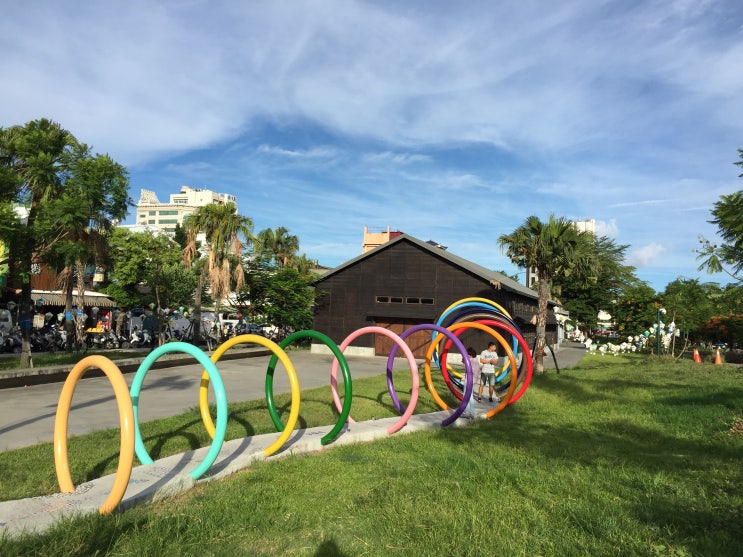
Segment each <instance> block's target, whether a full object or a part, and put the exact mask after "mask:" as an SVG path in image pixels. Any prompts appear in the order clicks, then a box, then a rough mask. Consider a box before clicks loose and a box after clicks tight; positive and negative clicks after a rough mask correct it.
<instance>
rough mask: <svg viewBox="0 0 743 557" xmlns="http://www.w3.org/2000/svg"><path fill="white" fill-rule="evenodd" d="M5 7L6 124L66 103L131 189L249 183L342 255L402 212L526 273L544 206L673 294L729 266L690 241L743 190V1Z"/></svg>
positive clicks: (242, 205) (263, 208)
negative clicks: (515, 254) (531, 227)
mask: <svg viewBox="0 0 743 557" xmlns="http://www.w3.org/2000/svg"><path fill="white" fill-rule="evenodd" d="M3 4H4V5H3V8H2V12H3V17H2V18H1V19H0V72H2V75H3V76H4V79H3V86H2V87H1V88H0V126H3V127H4V126H10V125H14V124H23V123H25V122H27V121H29V120H32V119H35V118H40V117H47V118H51V119H53V120H55V121H57V122H59V123H60V124H61V125H62V126H63V127H65V128H67V129H68V130H70V131H71V132H72V133H73V134H74V135H75V136H76V137H77V138H78V139H80V140H81V141H85V142H86V143H88V144H89V145H91V146H92V147H93V148H94V150H95V151H97V152H107V153H109V154H110V155H111V156H112V157H113V158H114V159H115V160H117V161H118V162H120V163H122V164H124V165H125V166H126V167H127V168H128V171H129V174H130V181H131V197H132V198H133V199H134V200H135V201H136V200H137V199H138V198H139V191H140V189H142V188H144V189H151V190H154V191H155V192H156V193H157V194H158V196H159V198H160V200H161V201H167V200H168V197H169V194H171V193H177V192H178V190H179V189H180V186H181V185H183V184H187V185H190V186H192V187H205V188H209V189H213V190H215V191H218V192H221V193H230V194H234V195H236V196H237V199H238V208H239V211H240V213H241V214H243V215H245V216H248V217H250V218H251V219H252V220H253V221H254V224H255V230H256V231H258V230H261V229H263V228H267V227H271V228H274V227H277V226H285V227H287V228H288V229H289V230H290V232H291V233H292V234H295V235H297V236H298V237H299V239H300V251H301V252H302V253H305V254H306V255H307V256H308V257H310V258H313V259H317V260H319V262H320V263H321V264H324V265H328V266H335V265H338V264H340V263H343V262H344V261H346V260H348V259H350V258H352V257H355V256H357V255H358V254H359V253H360V251H361V242H362V236H363V229H364V226H368V227H369V229H370V230H372V231H382V230H384V229H386V227H387V226H390V227H391V228H392V229H393V230H402V231H404V232H407V233H409V234H411V235H413V236H416V237H417V238H419V239H421V240H424V241H425V240H435V241H437V242H439V243H441V244H444V245H446V246H448V248H449V250H450V251H451V252H452V253H454V254H456V255H459V256H462V257H466V258H468V259H470V260H472V261H474V262H476V263H479V264H481V265H483V266H485V267H488V268H491V269H495V270H505V271H507V272H509V273H515V272H517V271H518V269H516V268H515V267H514V266H513V265H512V264H511V263H510V262H509V261H508V260H507V259H506V257H505V256H504V255H503V253H502V251H501V249H500V248H499V246H498V243H497V238H498V236H499V235H501V234H504V233H510V232H512V231H513V230H514V229H515V228H516V227H518V226H519V225H520V224H522V223H523V222H524V220H525V219H526V217H528V216H529V215H537V216H539V217H540V218H542V219H543V220H544V219H546V218H547V217H548V216H549V214H550V213H554V214H555V215H557V216H563V217H566V218H569V219H587V218H593V219H595V220H596V222H597V228H598V232H599V233H601V234H605V235H607V236H610V237H612V238H614V239H615V240H616V242H617V243H618V244H628V245H629V246H630V247H629V248H628V250H627V255H628V259H627V263H628V264H631V265H634V266H635V267H637V275H638V276H639V277H640V278H641V279H643V280H646V281H647V282H648V283H649V284H650V285H651V286H652V287H654V288H655V289H657V290H663V288H664V287H665V286H666V284H667V283H668V282H670V281H672V280H674V279H676V278H678V277H680V276H681V277H684V278H699V279H701V280H702V281H717V282H721V283H726V282H727V280H726V278H725V276H724V275H711V276H710V275H706V274H704V273H699V272H697V271H696V267H697V262H696V260H695V254H694V249H695V248H696V247H697V246H698V243H697V237H698V236H699V235H704V236H706V237H708V238H710V239H712V238H714V237H715V228H714V227H713V226H712V225H710V224H709V223H708V222H707V221H708V220H709V219H710V218H711V215H710V211H711V209H712V206H713V203H714V202H715V201H717V200H718V199H719V197H720V195H724V194H729V193H732V192H734V191H737V190H739V189H741V188H742V187H743V181H741V179H740V178H738V174H740V169H739V168H738V167H736V166H734V165H733V162H735V161H737V160H739V158H738V152H737V149H738V148H743V134H742V133H741V131H743V110H741V104H742V103H741V100H742V98H743V70H741V68H743V4H742V3H741V2H740V1H739V0H720V1H705V0H679V1H672V0H667V1H636V2H633V1H629V0H626V1H600V0H577V1H566V2H546V1H542V2H540V1H519V2H516V1H513V2H497V3H496V2H491V1H489V0H488V1H482V2H480V1H471V2H464V3H459V2H456V3H455V2H448V1H425V2H424V1H409V2H392V1H378V2H362V1H354V0H338V1H321V0H318V1H306V2H300V1H297V2H280V1H275V2H274V1H270V2H269V1H266V2H221V3H209V2H206V1H200V0H192V1H181V2H158V1H147V2H141V1H138V0H134V1H126V2H124V1H119V2H117V1H109V2H92V1H90V2H80V1H77V2H76V1H69V2H57V1H44V0H31V1H30V2H9V1H6V2H3ZM133 219H134V215H133V211H132V212H130V217H129V219H128V220H127V222H133Z"/></svg>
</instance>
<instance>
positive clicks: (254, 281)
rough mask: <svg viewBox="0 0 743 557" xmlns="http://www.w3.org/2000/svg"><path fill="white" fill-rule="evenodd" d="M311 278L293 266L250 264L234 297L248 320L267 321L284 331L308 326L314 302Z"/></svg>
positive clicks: (309, 325) (310, 325) (310, 322)
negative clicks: (278, 266) (279, 266)
mask: <svg viewBox="0 0 743 557" xmlns="http://www.w3.org/2000/svg"><path fill="white" fill-rule="evenodd" d="M311 280H312V277H311V275H310V274H309V273H302V272H301V271H300V270H298V269H296V268H294V267H289V266H286V267H281V268H277V267H276V266H274V265H251V268H250V270H249V271H248V272H247V273H246V276H245V285H244V286H243V288H242V289H241V290H240V291H239V293H238V300H239V301H240V305H241V307H244V308H245V312H246V314H247V315H248V316H249V318H250V320H251V321H254V322H268V323H269V324H271V325H274V326H276V327H278V328H279V329H281V330H282V331H284V332H291V331H296V330H302V329H309V328H311V327H312V319H313V309H314V302H315V292H314V288H313V287H312V286H311V285H310V283H311Z"/></svg>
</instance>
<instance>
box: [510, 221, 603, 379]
mask: <svg viewBox="0 0 743 557" xmlns="http://www.w3.org/2000/svg"><path fill="white" fill-rule="evenodd" d="M498 242H499V244H500V246H501V248H505V249H506V255H507V256H508V258H509V259H510V260H511V261H512V262H513V263H515V264H516V265H518V266H519V267H521V268H536V270H537V293H538V302H537V331H536V334H537V339H536V340H537V342H536V349H535V352H534V357H535V362H536V368H537V373H538V374H541V373H544V346H545V343H546V330H547V304H548V302H549V299H550V292H551V286H552V280H553V279H554V278H555V277H562V278H568V277H573V278H574V279H575V280H584V279H585V278H586V277H588V276H589V275H590V274H591V273H595V271H596V269H595V265H596V264H597V261H596V257H595V250H594V249H593V247H592V246H593V234H592V233H590V232H579V231H578V230H577V229H576V228H575V227H574V226H573V224H572V223H571V222H570V221H568V220H566V219H564V218H555V216H554V215H550V217H549V220H548V221H547V222H546V223H544V222H542V221H541V220H539V218H538V217H536V216H530V217H528V218H527V219H526V221H525V222H524V223H523V224H522V225H521V226H519V227H518V228H517V229H516V230H514V231H513V232H512V233H511V234H503V235H501V236H500V237H499V238H498Z"/></svg>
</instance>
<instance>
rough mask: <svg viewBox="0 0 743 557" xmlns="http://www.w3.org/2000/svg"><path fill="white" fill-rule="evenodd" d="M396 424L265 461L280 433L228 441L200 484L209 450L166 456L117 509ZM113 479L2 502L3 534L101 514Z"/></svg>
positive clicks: (134, 480)
mask: <svg viewBox="0 0 743 557" xmlns="http://www.w3.org/2000/svg"><path fill="white" fill-rule="evenodd" d="M449 415H450V412H449V411H440V412H434V413H431V414H421V415H415V416H412V417H411V418H410V419H409V420H408V423H407V424H406V425H405V427H403V428H402V429H401V430H399V431H398V432H397V433H396V435H397V434H407V433H413V432H415V431H421V430H431V429H440V428H441V427H442V426H441V422H442V420H444V419H445V418H446V417H448V416H449ZM398 420H399V417H391V418H384V419H380V420H372V421H368V422H357V423H353V424H351V425H350V426H348V425H347V426H346V428H345V429H344V430H343V432H342V433H341V434H340V435H339V436H338V437H337V438H336V440H335V441H334V442H333V443H331V444H329V445H324V446H323V445H322V444H321V442H320V440H321V438H322V436H323V435H324V434H326V433H327V431H328V429H329V427H330V426H324V427H316V428H311V429H306V430H295V431H294V432H293V433H292V435H291V436H290V437H289V439H288V440H287V442H286V444H285V445H284V446H283V447H282V449H281V450H280V451H279V452H278V453H276V454H274V455H271V456H270V457H266V456H265V454H264V450H265V449H266V447H268V446H270V445H271V444H272V443H273V442H274V441H275V440H276V439H277V438H278V436H279V435H280V433H270V434H264V435H256V436H254V437H244V438H242V439H234V440H231V441H227V442H225V443H224V444H223V446H222V449H221V451H220V452H219V456H218V457H217V460H216V461H215V463H214V465H212V467H211V468H210V470H209V471H208V472H207V474H206V475H205V476H203V477H202V478H200V479H199V480H194V479H193V478H192V477H191V476H190V472H191V471H192V470H193V469H194V468H196V467H197V466H198V465H199V463H200V462H201V460H202V459H203V458H204V457H205V456H206V454H207V452H208V451H209V447H202V448H200V449H197V450H195V451H189V452H186V453H182V454H178V455H172V456H169V457H165V458H162V459H160V460H157V461H155V462H154V463H153V464H150V465H145V466H136V467H135V468H134V469H133V470H132V474H131V477H130V479H129V484H128V487H127V491H126V493H125V495H124V498H123V500H122V501H121V503H120V504H119V507H118V510H123V509H128V508H131V507H134V506H135V505H139V504H143V503H148V502H151V501H158V500H162V499H166V498H168V497H172V496H174V495H177V494H179V493H183V492H185V491H187V490H189V489H191V488H192V487H193V486H195V485H197V484H203V483H206V482H211V481H214V480H220V479H224V478H226V477H228V476H230V475H232V474H234V473H235V472H238V471H240V470H245V469H246V468H249V467H250V466H251V465H252V464H253V463H254V462H257V461H261V460H268V461H272V460H276V459H279V458H283V457H286V456H289V455H295V454H309V453H317V452H320V451H324V450H328V449H332V448H334V447H338V446H342V445H352V444H356V443H367V442H369V441H373V440H375V439H380V438H382V437H387V436H388V435H389V434H388V433H387V429H388V428H389V427H390V426H392V425H393V424H394V423H396V422H397V421H398ZM471 423H473V422H472V421H471V420H464V419H459V420H457V421H456V422H454V423H453V424H451V425H452V426H455V427H461V426H464V425H467V424H471ZM50 465H52V464H51V463H50ZM114 479H115V474H110V475H108V476H104V477H102V478H98V479H95V480H92V481H89V482H85V483H83V484H80V485H78V486H76V488H75V492H74V493H57V494H53V495H46V496H42V497H32V498H29V499H19V500H16V501H5V502H2V503H0V535H7V536H17V535H20V534H22V533H31V532H35V533H41V532H44V531H45V530H48V529H49V528H51V527H52V526H54V525H55V524H56V523H57V522H59V521H60V520H62V519H63V518H70V517H74V516H83V515H89V514H94V513H97V512H98V509H99V507H100V506H101V505H102V504H103V502H104V501H105V500H106V498H107V497H108V494H109V493H110V491H111V489H112V487H113V485H114Z"/></svg>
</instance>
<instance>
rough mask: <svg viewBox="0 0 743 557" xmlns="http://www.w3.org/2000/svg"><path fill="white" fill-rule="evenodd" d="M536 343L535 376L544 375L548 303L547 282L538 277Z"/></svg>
mask: <svg viewBox="0 0 743 557" xmlns="http://www.w3.org/2000/svg"><path fill="white" fill-rule="evenodd" d="M537 292H538V295H539V300H538V302H537V343H536V348H535V350H534V364H535V367H536V373H537V375H541V374H543V373H544V346H545V344H546V343H547V302H548V301H549V292H550V288H549V281H548V280H546V279H545V278H544V277H539V283H538V284H537Z"/></svg>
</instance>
